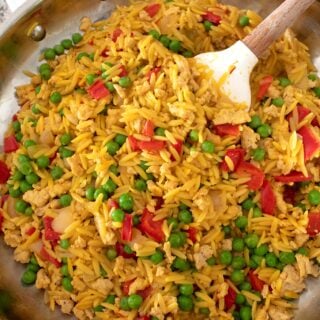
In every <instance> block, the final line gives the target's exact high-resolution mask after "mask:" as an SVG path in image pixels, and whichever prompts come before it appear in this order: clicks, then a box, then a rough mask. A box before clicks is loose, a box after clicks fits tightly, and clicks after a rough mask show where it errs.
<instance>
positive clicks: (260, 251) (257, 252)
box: [254, 243, 269, 257]
mask: <svg viewBox="0 0 320 320" xmlns="http://www.w3.org/2000/svg"><path fill="white" fill-rule="evenodd" d="M268 251H269V247H268V245H267V244H266V243H264V244H261V245H260V246H259V247H257V248H255V249H254V254H255V255H257V256H260V257H263V256H264V255H266V254H267V253H268Z"/></svg>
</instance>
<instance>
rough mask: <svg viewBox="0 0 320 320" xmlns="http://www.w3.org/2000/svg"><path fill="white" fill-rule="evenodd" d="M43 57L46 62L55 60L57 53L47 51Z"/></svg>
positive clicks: (51, 50)
mask: <svg viewBox="0 0 320 320" xmlns="http://www.w3.org/2000/svg"><path fill="white" fill-rule="evenodd" d="M43 55H44V58H45V59H46V60H54V59H55V58H56V53H55V51H54V50H53V49H51V48H49V49H46V50H45V51H44V54H43Z"/></svg>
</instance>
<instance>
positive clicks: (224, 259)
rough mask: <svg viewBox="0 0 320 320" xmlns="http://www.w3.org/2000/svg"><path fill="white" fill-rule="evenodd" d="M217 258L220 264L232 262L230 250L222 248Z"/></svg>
mask: <svg viewBox="0 0 320 320" xmlns="http://www.w3.org/2000/svg"><path fill="white" fill-rule="evenodd" d="M219 260H220V263H221V264H224V265H226V266H228V265H230V264H231V263H232V254H231V251H228V250H223V251H221V252H220V254H219Z"/></svg>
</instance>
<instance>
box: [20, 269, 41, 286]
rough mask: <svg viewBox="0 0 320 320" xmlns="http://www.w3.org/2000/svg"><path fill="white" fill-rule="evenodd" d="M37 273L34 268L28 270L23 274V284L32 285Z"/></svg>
mask: <svg viewBox="0 0 320 320" xmlns="http://www.w3.org/2000/svg"><path fill="white" fill-rule="evenodd" d="M36 279H37V274H36V273H35V272H34V271H32V270H27V271H25V272H24V273H23V274H22V277H21V282H22V284H23V285H32V284H34V283H35V282H36Z"/></svg>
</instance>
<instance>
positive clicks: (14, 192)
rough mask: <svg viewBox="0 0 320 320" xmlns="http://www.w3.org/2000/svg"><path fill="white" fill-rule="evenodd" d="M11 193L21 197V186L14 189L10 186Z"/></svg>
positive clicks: (12, 195) (14, 196)
mask: <svg viewBox="0 0 320 320" xmlns="http://www.w3.org/2000/svg"><path fill="white" fill-rule="evenodd" d="M9 195H10V196H11V197H12V198H19V197H20V196H21V195H22V192H21V190H20V189H19V188H18V189H14V188H13V187H10V188H9Z"/></svg>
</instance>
